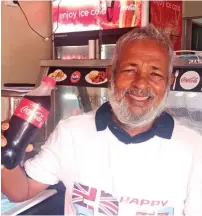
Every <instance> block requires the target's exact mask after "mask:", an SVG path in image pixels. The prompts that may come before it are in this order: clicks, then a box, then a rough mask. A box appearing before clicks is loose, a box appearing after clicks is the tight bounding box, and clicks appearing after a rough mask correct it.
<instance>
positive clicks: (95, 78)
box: [85, 70, 107, 85]
mask: <svg viewBox="0 0 202 216" xmlns="http://www.w3.org/2000/svg"><path fill="white" fill-rule="evenodd" d="M85 79H86V82H88V83H90V84H93V85H100V84H103V83H106V82H107V76H106V72H104V71H98V70H92V71H91V72H90V73H88V74H87V75H86V76H85Z"/></svg>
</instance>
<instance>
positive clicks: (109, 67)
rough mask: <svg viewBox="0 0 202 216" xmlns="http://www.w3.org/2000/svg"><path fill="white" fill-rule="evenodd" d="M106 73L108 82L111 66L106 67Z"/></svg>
mask: <svg viewBox="0 0 202 216" xmlns="http://www.w3.org/2000/svg"><path fill="white" fill-rule="evenodd" d="M106 73H107V80H108V81H110V79H111V75H112V66H111V65H107V67H106Z"/></svg>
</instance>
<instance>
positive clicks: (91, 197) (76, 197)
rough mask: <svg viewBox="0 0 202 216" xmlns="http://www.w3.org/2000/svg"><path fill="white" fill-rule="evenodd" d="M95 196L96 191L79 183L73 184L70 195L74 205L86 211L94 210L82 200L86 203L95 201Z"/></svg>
mask: <svg viewBox="0 0 202 216" xmlns="http://www.w3.org/2000/svg"><path fill="white" fill-rule="evenodd" d="M96 194H97V189H96V188H92V187H88V186H85V185H82V184H79V183H74V188H73V193H72V201H73V203H75V204H78V205H80V206H83V207H85V208H87V209H90V210H92V211H93V210H94V207H93V206H92V205H90V204H88V203H86V202H84V199H86V200H88V201H95V199H96Z"/></svg>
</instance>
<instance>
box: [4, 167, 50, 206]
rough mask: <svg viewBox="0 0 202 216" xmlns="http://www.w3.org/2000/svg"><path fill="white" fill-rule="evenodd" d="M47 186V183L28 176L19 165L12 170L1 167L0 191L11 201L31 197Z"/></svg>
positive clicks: (19, 200)
mask: <svg viewBox="0 0 202 216" xmlns="http://www.w3.org/2000/svg"><path fill="white" fill-rule="evenodd" d="M48 186H49V185H47V184H43V183H40V182H37V181H35V180H33V179H30V178H28V177H27V176H26V174H25V172H24V170H23V169H21V168H20V167H19V166H17V167H16V168H15V169H12V170H8V169H6V168H3V169H2V171H1V190H2V193H3V194H5V195H6V196H7V197H8V199H9V200H10V201H13V202H22V201H25V200H28V199H31V198H33V197H34V196H36V195H37V194H38V193H40V192H41V191H43V190H45V189H46V188H47V187H48Z"/></svg>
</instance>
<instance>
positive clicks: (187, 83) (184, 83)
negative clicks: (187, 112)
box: [180, 71, 200, 90]
mask: <svg viewBox="0 0 202 216" xmlns="http://www.w3.org/2000/svg"><path fill="white" fill-rule="evenodd" d="M199 82H200V76H199V74H198V73H197V72H196V71H187V72H186V73H184V74H183V75H182V76H181V78H180V85H181V87H182V88H183V89H185V90H190V89H194V88H196V87H197V85H198V84H199Z"/></svg>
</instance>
